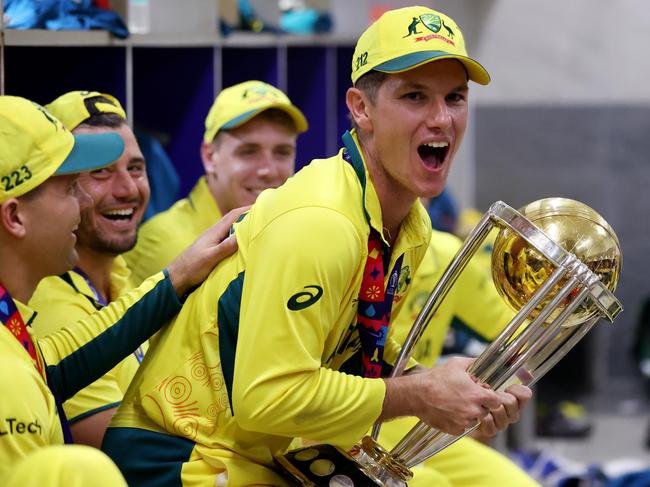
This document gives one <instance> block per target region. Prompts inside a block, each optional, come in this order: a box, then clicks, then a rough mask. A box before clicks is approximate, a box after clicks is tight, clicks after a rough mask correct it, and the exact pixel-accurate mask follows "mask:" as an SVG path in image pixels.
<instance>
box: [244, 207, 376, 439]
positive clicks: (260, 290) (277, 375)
mask: <svg viewBox="0 0 650 487" xmlns="http://www.w3.org/2000/svg"><path fill="white" fill-rule="evenodd" d="M298 228H299V229H300V231H296V229H298ZM363 244H364V245H365V242H363ZM361 248H362V242H361V241H360V238H359V236H358V233H357V231H356V230H355V229H354V227H353V225H352V223H351V222H350V221H349V220H348V219H347V218H346V217H344V216H342V215H341V214H339V213H337V212H335V211H333V210H329V209H325V208H303V209H298V210H292V211H291V212H289V213H287V214H285V215H283V216H281V217H278V218H277V219H275V220H274V221H273V222H272V224H270V225H268V226H267V227H266V228H265V229H264V230H263V231H262V232H261V233H260V234H258V235H257V236H256V237H255V238H254V240H253V241H252V242H251V244H250V246H249V250H248V252H249V254H248V256H247V260H248V263H247V270H246V276H245V279H244V288H243V294H242V306H241V310H242V313H241V318H240V327H239V339H238V343H237V354H236V359H235V370H234V380H233V412H234V415H235V418H236V419H237V420H238V422H239V423H240V424H241V426H242V427H243V428H245V429H248V430H252V431H258V432H262V433H268V434H275V435H282V436H298V437H306V438H310V439H313V440H317V441H325V442H329V443H335V444H352V443H353V442H355V441H357V440H358V439H359V438H360V437H362V436H363V434H364V433H365V432H366V431H367V430H368V428H369V427H370V426H371V425H372V423H373V422H374V420H375V419H377V417H378V416H379V414H380V412H381V408H382V405H383V400H384V396H385V384H384V382H383V380H380V379H374V380H373V379H363V378H361V377H356V376H351V375H348V374H344V373H342V372H338V371H335V370H331V369H328V368H325V367H323V366H322V355H323V350H324V344H325V342H326V341H329V340H332V339H334V340H335V339H336V338H332V336H331V334H332V333H334V334H336V333H338V332H337V331H335V330H333V328H334V323H335V322H336V321H337V318H338V317H339V314H340V312H341V306H342V303H343V302H345V299H344V297H345V296H346V294H348V295H349V293H350V289H349V287H350V283H351V282H353V277H354V275H355V273H358V272H362V269H360V268H359V261H360V252H361Z"/></svg>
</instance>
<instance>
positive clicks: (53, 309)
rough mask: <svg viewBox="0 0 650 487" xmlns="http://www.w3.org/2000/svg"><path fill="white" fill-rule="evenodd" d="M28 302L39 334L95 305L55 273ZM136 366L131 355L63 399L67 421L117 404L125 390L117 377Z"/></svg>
mask: <svg viewBox="0 0 650 487" xmlns="http://www.w3.org/2000/svg"><path fill="white" fill-rule="evenodd" d="M29 304H30V306H31V307H32V308H33V309H35V310H36V311H37V312H38V314H37V315H36V318H35V319H34V321H33V322H32V325H31V326H32V328H33V329H34V330H35V331H36V334H37V335H38V336H41V337H44V336H47V335H50V334H52V333H54V332H56V331H57V330H60V329H61V328H63V327H64V326H65V325H67V324H70V323H74V322H76V321H80V320H83V319H84V318H86V317H88V316H89V315H91V314H93V313H95V312H97V308H95V306H94V305H93V303H92V302H91V300H90V299H89V298H88V297H87V296H85V295H84V294H82V293H81V292H78V291H77V290H76V289H75V288H73V287H72V286H71V285H70V283H68V282H66V281H65V280H63V279H62V278H60V277H56V276H52V277H47V278H45V279H43V280H42V281H41V282H40V283H39V285H38V287H37V289H36V292H35V293H34V295H33V296H32V299H31V300H30V302H29ZM137 367H138V361H137V359H136V358H135V357H134V356H133V355H130V356H128V357H126V358H125V359H124V360H123V361H122V362H120V363H119V364H118V365H117V366H115V367H114V368H113V369H111V370H110V371H109V372H108V373H106V374H105V375H103V376H101V377H100V378H99V379H97V380H96V381H95V382H93V383H92V384H90V385H89V386H87V387H85V388H84V389H82V390H80V391H79V392H78V393H77V394H75V395H74V396H73V397H71V398H70V399H68V400H67V401H65V402H64V403H63V409H64V410H65V414H66V416H67V418H68V421H69V422H70V423H74V422H75V421H78V420H80V419H83V418H85V417H88V416H90V415H92V414H94V413H97V412H99V411H103V410H105V409H108V408H111V407H115V406H117V405H119V403H120V401H121V400H122V397H123V395H124V393H123V391H122V389H121V388H120V384H119V382H118V377H119V378H121V377H123V376H124V375H126V374H130V377H133V375H134V374H135V372H136V370H137Z"/></svg>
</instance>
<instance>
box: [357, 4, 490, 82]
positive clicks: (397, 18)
mask: <svg viewBox="0 0 650 487" xmlns="http://www.w3.org/2000/svg"><path fill="white" fill-rule="evenodd" d="M441 59H457V60H458V61H460V62H461V63H463V65H464V66H465V68H466V69H467V74H468V76H469V79H471V80H472V81H475V82H477V83H479V84H482V85H486V84H488V83H489V82H490V75H489V74H488V72H487V71H486V70H485V68H484V67H483V66H481V65H480V64H479V63H478V62H476V61H475V60H474V59H472V58H470V57H468V56H467V51H466V49H465V41H464V40H463V33H462V32H461V31H460V29H459V28H458V25H456V22H454V21H453V20H452V19H451V18H449V17H447V16H446V15H445V14H443V13H440V12H437V11H435V10H432V9H430V8H428V7H405V8H399V9H395V10H389V11H388V12H386V13H384V14H383V15H382V16H381V17H379V19H377V21H375V22H374V23H373V24H372V25H371V26H370V27H368V29H366V31H365V32H364V33H363V34H361V37H360V38H359V41H358V42H357V46H356V48H355V50H354V55H353V57H352V84H355V83H356V82H357V80H358V79H359V78H360V77H361V76H363V75H364V74H366V73H367V72H369V71H370V70H373V69H374V70H376V71H381V72H384V73H399V72H402V71H407V70H409V69H413V68H416V67H418V66H421V65H422V64H425V63H428V62H431V61H437V60H441Z"/></svg>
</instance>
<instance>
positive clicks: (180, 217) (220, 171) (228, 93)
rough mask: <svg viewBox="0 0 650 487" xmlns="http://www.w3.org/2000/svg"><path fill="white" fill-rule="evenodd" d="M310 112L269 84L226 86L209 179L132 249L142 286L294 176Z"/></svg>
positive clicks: (205, 151)
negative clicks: (232, 214) (230, 216)
mask: <svg viewBox="0 0 650 487" xmlns="http://www.w3.org/2000/svg"><path fill="white" fill-rule="evenodd" d="M305 130H307V121H306V120H305V117H304V115H303V114H302V112H301V111H300V110H298V108H296V107H295V106H294V105H293V104H292V103H291V101H290V100H289V98H287V95H285V94H284V93H283V92H282V91H280V90H278V89H277V88H275V87H274V86H271V85H269V84H267V83H263V82H261V81H246V82H244V83H239V84H237V85H234V86H231V87H229V88H226V89H224V90H223V91H222V92H221V93H219V96H217V98H216V100H215V101H214V104H213V105H212V108H211V109H210V112H209V113H208V116H207V117H206V119H205V133H204V135H203V143H202V144H201V160H202V161H203V167H204V168H205V174H206V175H205V176H204V177H202V178H200V179H199V181H198V183H197V184H196V186H194V189H192V192H191V193H190V195H189V196H188V197H187V198H184V199H182V200H180V201H178V202H177V203H176V204H175V205H174V206H173V207H171V208H170V209H169V210H167V211H165V212H162V213H161V214H159V215H156V216H155V217H154V218H152V219H151V220H149V221H147V222H146V223H145V224H144V225H142V228H140V230H139V232H138V243H137V245H136V246H135V248H134V249H133V250H132V251H130V252H128V253H126V254H125V256H124V257H125V259H126V261H127V263H128V265H129V268H130V269H131V271H132V272H133V280H134V281H135V282H136V283H138V282H140V281H141V280H143V279H145V278H146V277H148V276H149V275H150V274H153V273H155V272H158V271H159V270H160V269H162V268H163V267H165V266H166V265H167V264H168V263H169V262H171V261H172V260H173V259H174V257H176V256H177V255H178V254H180V253H181V251H182V250H183V249H185V247H187V246H188V245H189V244H190V243H192V242H193V241H194V239H195V238H196V237H197V236H198V235H200V234H201V232H202V231H203V230H205V229H206V228H207V227H208V226H210V225H212V224H213V223H214V222H216V221H217V220H218V219H219V218H220V216H221V215H224V214H226V213H227V212H229V211H230V210H232V209H234V208H240V207H242V206H248V205H252V204H253V203H254V202H255V200H256V199H257V196H258V195H259V194H260V193H261V192H262V191H264V190H265V189H268V188H277V187H278V186H280V185H281V184H282V183H284V182H285V181H286V180H287V178H288V177H289V176H291V175H292V174H293V171H294V165H295V159H296V139H297V138H298V134H300V133H301V132H304V131H305Z"/></svg>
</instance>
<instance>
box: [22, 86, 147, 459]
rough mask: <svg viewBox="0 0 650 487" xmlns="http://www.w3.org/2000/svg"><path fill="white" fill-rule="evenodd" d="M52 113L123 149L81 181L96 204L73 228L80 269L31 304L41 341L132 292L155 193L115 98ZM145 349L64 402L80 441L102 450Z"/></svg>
mask: <svg viewBox="0 0 650 487" xmlns="http://www.w3.org/2000/svg"><path fill="white" fill-rule="evenodd" d="M46 108H47V109H48V110H49V111H50V112H51V113H52V114H53V115H54V116H56V117H57V118H59V120H61V122H62V123H63V125H64V126H65V127H66V128H67V129H68V130H70V131H72V132H73V133H74V134H95V133H117V134H119V135H120V136H121V138H122V140H123V141H124V151H123V152H122V154H121V155H120V157H119V159H117V160H116V161H115V162H114V163H113V164H111V165H110V166H107V167H104V168H101V169H96V170H94V171H89V172H85V173H82V174H80V175H79V179H78V181H79V184H80V186H81V187H82V188H83V189H84V191H85V192H86V193H88V194H89V195H90V196H91V198H92V203H91V204H89V205H87V206H86V207H85V208H83V209H82V211H81V222H80V223H79V226H78V228H77V229H76V230H75V234H76V235H77V244H76V250H77V253H78V254H79V263H78V264H77V265H76V266H75V267H74V269H72V270H71V271H68V272H66V273H64V274H62V275H61V276H52V277H47V278H45V279H43V280H42V281H41V283H40V284H39V286H38V288H37V289H36V292H35V293H34V296H33V297H32V299H31V301H30V305H31V306H32V307H33V308H34V309H36V310H37V311H39V312H40V314H39V315H38V316H37V318H36V320H35V322H34V324H33V327H34V329H35V330H36V331H37V332H38V334H39V335H47V334H49V333H52V332H54V331H56V330H58V329H59V328H61V327H62V326H64V325H67V324H68V323H70V322H72V321H75V320H78V319H82V318H84V317H86V316H88V315H90V314H93V313H94V312H95V311H97V310H98V309H101V308H102V307H104V306H106V305H107V304H108V303H110V302H111V301H114V300H115V299H117V298H118V297H119V296H121V295H123V294H125V293H126V292H128V291H129V290H131V289H132V288H133V283H132V282H131V280H130V275H129V274H130V273H129V270H128V268H127V267H126V264H125V262H124V259H123V258H122V257H121V256H120V254H122V253H123V252H126V251H127V250H129V249H131V248H132V247H133V246H134V245H135V240H136V231H137V227H138V224H139V223H140V222H141V221H142V217H143V215H144V211H145V209H146V207H147V202H148V201H149V193H150V191H149V182H148V180H147V171H146V165H145V160H144V157H143V155H142V152H141V151H140V147H139V146H138V143H137V141H136V139H135V136H134V135H133V131H132V130H131V128H130V127H129V126H128V124H127V121H126V114H125V113H124V109H123V108H122V106H121V105H120V103H119V102H118V101H117V99H115V98H114V97H112V96H111V95H107V94H102V93H98V92H92V91H72V92H69V93H66V94H64V95H62V96H60V97H59V98H57V99H56V100H54V101H53V102H52V103H50V104H49V105H47V106H46ZM145 350H146V344H145V345H143V346H142V347H140V348H139V349H138V350H136V352H135V353H134V354H132V355H131V356H130V357H128V358H127V359H125V360H124V361H122V362H121V363H120V364H119V365H117V366H116V367H115V368H114V369H113V370H111V371H110V372H109V373H108V374H106V375H105V376H103V377H102V378H100V379H98V380H97V381H95V382H94V383H93V384H91V385H90V386H88V387H86V388H85V389H83V390H81V391H80V392H78V393H77V394H76V395H75V396H74V397H72V398H71V399H69V400H68V401H66V402H65V403H64V405H63V406H64V409H65V412H66V415H67V417H68V420H69V422H70V430H71V433H72V436H73V438H74V440H75V442H77V443H84V444H88V445H92V446H95V447H97V448H99V446H100V445H101V441H102V437H103V435H104V431H105V430H106V427H107V426H108V423H109V421H110V419H111V417H112V416H113V414H114V412H115V409H116V407H117V406H118V405H119V403H120V401H121V400H122V396H123V395H124V393H125V392H126V389H127V387H128V385H129V383H130V382H131V379H132V378H133V375H134V374H135V371H136V370H137V368H138V365H139V364H140V362H141V361H142V358H143V356H144V352H145Z"/></svg>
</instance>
